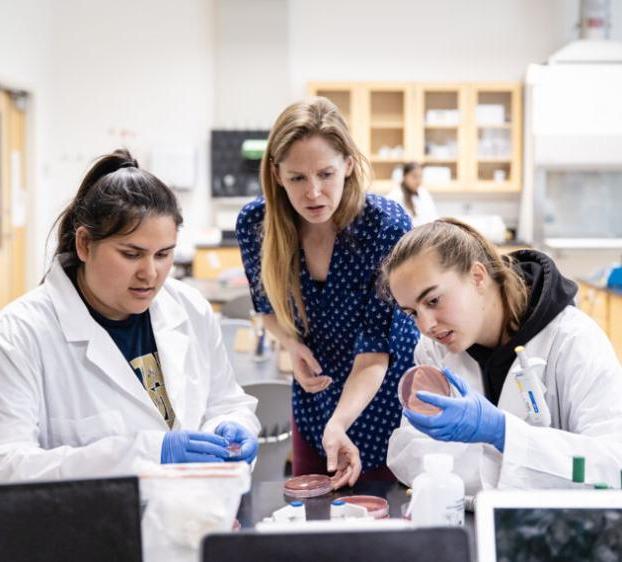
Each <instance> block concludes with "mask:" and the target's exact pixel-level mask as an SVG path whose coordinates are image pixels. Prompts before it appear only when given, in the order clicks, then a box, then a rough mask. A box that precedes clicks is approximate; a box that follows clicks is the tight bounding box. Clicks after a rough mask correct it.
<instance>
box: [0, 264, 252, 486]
mask: <svg viewBox="0 0 622 562" xmlns="http://www.w3.org/2000/svg"><path fill="white" fill-rule="evenodd" d="M150 314H151V323H152V327H153V332H154V335H155V340H156V344H157V347H158V355H159V358H160V362H161V365H162V371H163V375H164V381H165V385H166V390H167V393H168V396H169V398H170V401H171V404H172V406H173V409H174V411H175V414H176V418H175V425H174V427H173V429H191V430H200V431H213V430H214V429H215V428H216V426H217V425H218V424H219V423H220V422H221V421H223V420H234V421H237V422H239V423H240V424H242V425H243V426H245V427H246V428H248V429H249V430H250V431H251V432H253V433H255V434H256V433H257V432H258V431H259V423H258V421H257V418H256V417H255V414H254V411H255V407H256V404H257V401H256V399H255V398H253V397H251V396H248V395H247V394H245V393H244V391H243V390H242V388H241V387H240V386H239V385H238V384H237V383H236V381H235V377H234V373H233V370H232V368H231V364H230V362H229V360H228V357H227V352H226V350H225V347H224V344H223V339H222V335H221V331H220V327H219V323H218V319H217V318H216V317H215V316H214V314H213V312H212V309H211V307H210V305H209V304H208V302H207V301H206V300H205V299H203V298H202V297H201V295H200V294H199V293H198V292H197V291H195V290H194V289H192V288H190V287H188V286H187V285H185V284H183V283H181V282H179V281H175V280H172V279H170V280H167V281H166V282H165V283H164V285H163V287H162V289H161V290H160V292H159V293H158V295H157V296H156V298H155V299H154V301H153V303H152V304H151V307H150ZM168 429H169V428H168V426H167V424H166V422H165V421H164V419H163V417H162V415H161V414H160V412H159V411H158V409H157V408H156V406H155V405H154V404H153V402H152V401H151V399H150V397H149V395H148V393H147V391H146V390H145V388H144V387H143V386H142V384H141V383H140V381H139V380H138V378H137V377H136V375H135V374H134V371H133V370H132V368H131V367H130V365H129V363H128V362H127V361H126V359H125V358H124V356H123V354H122V353H121V351H120V350H119V349H118V347H117V346H116V344H115V343H114V341H113V340H112V338H111V337H110V336H109V335H108V333H107V332H106V331H105V330H104V328H102V327H101V326H100V325H99V324H98V323H97V322H95V321H94V320H93V318H92V317H91V315H90V313H89V312H88V310H87V308H86V306H85V305H84V303H83V302H82V300H81V298H80V295H79V294H78V293H77V291H76V289H75V288H74V286H73V284H72V282H71V280H70V279H69V278H68V277H67V275H66V274H65V272H64V271H63V269H62V267H61V266H60V264H59V263H58V262H57V261H56V262H55V263H54V264H53V266H52V269H51V270H50V272H49V274H48V275H47V277H46V279H45V282H44V283H43V284H42V285H40V286H39V287H38V288H36V289H34V290H33V291H31V292H30V293H28V294H27V295H25V296H24V297H22V298H21V299H18V300H17V301H15V302H14V303H12V304H10V305H9V306H7V307H6V308H5V309H4V310H3V311H2V312H1V313H0V481H15V480H24V479H59V478H81V477H92V476H110V475H115V474H131V473H134V472H135V471H136V468H137V465H138V461H153V462H160V453H161V446H162V440H163V438H164V433H165V432H166V431H167V430H168Z"/></svg>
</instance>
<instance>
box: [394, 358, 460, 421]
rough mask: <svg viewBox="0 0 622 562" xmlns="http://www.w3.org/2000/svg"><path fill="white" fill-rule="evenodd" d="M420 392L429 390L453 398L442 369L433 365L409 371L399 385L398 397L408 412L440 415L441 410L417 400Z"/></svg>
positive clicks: (421, 366)
mask: <svg viewBox="0 0 622 562" xmlns="http://www.w3.org/2000/svg"><path fill="white" fill-rule="evenodd" d="M420 390H427V391H428V392H433V393H434V394H440V395H441V396H451V389H450V387H449V382H448V381H447V379H446V378H445V375H443V373H442V372H441V370H440V369H438V368H436V367H433V366H431V365H418V366H416V367H411V368H410V369H408V370H407V371H406V372H405V373H404V374H403V375H402V378H401V379H400V382H399V383H398V385H397V395H398V397H399V399H400V403H401V404H402V406H403V407H404V408H407V409H408V410H412V411H413V412H417V413H418V414H426V415H429V416H432V415H435V414H438V413H439V412H440V411H441V410H440V408H437V407H436V406H433V405H432V404H428V403H427V402H423V401H422V400H419V398H417V392H418V391H420Z"/></svg>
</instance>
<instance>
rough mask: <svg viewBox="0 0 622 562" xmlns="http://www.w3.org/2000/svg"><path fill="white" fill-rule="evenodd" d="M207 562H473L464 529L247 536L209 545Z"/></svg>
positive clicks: (209, 540) (220, 538) (214, 538)
mask: <svg viewBox="0 0 622 562" xmlns="http://www.w3.org/2000/svg"><path fill="white" fill-rule="evenodd" d="M201 555H202V558H201V560H202V562H223V561H226V562H248V561H249V560H252V561H253V562H378V561H380V560H383V561H384V560H387V561H390V562H470V560H471V558H470V551H469V541H468V536H467V533H466V531H465V530H464V529H463V528H460V527H442V528H441V527H437V528H429V529H408V530H382V531H375V530H372V529H365V530H358V531H352V530H350V531H343V532H334V531H332V532H331V531H317V532H315V531H314V532H291V533H289V532H285V533H283V532H275V533H271V532H261V533H259V532H254V531H242V532H239V533H226V534H218V535H216V534H215V535H210V536H208V537H206V538H205V539H204V540H203V548H202V554H201Z"/></svg>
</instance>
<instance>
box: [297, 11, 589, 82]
mask: <svg viewBox="0 0 622 562" xmlns="http://www.w3.org/2000/svg"><path fill="white" fill-rule="evenodd" d="M379 6H382V9H379ZM290 18H291V24H290V49H291V51H290V52H291V59H290V60H291V74H292V81H293V83H294V87H295V91H297V92H303V87H304V84H305V83H306V82H307V81H309V80H369V79H372V80H428V81H437V80H438V81H457V80H521V79H522V78H523V77H524V74H525V70H526V68H527V65H528V64H529V63H531V62H541V61H543V60H545V59H546V58H547V57H548V55H550V54H551V53H552V52H553V51H555V50H556V49H558V48H559V47H561V46H562V45H563V44H564V43H566V42H567V41H569V40H570V39H572V38H573V33H572V26H573V24H574V22H576V21H577V19H578V2H577V1H569V0H546V1H545V2H542V1H541V0H470V1H469V2H461V1H456V0H435V1H434V2H431V1H428V0H383V1H382V2H381V3H380V2H361V1H359V0H340V1H339V2H333V1H331V0H316V1H314V2H306V1H305V0H291V2H290Z"/></svg>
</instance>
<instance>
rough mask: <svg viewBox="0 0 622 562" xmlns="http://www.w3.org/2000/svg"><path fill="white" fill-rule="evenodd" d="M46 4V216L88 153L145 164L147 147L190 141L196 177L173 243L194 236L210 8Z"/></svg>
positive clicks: (203, 164) (209, 92) (161, 3)
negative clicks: (50, 10)
mask: <svg viewBox="0 0 622 562" xmlns="http://www.w3.org/2000/svg"><path fill="white" fill-rule="evenodd" d="M55 6H57V8H55V10H54V15H53V21H52V28H53V32H54V42H53V46H52V57H53V60H54V82H55V88H54V93H53V106H54V116H53V119H52V126H51V134H52V136H53V138H54V140H55V142H54V148H53V150H52V151H51V153H50V154H49V155H48V165H49V169H50V176H51V177H52V189H51V191H50V194H49V195H51V197H50V198H49V199H48V208H49V211H50V216H54V215H55V214H56V213H57V212H58V211H60V210H61V208H62V206H63V204H64V203H66V202H67V200H68V199H69V198H70V197H71V196H72V195H73V193H74V192H75V189H76V187H77V185H78V183H79V181H80V179H81V177H82V175H83V174H84V171H85V170H86V168H87V167H88V166H89V164H90V162H91V161H92V159H93V158H94V157H96V156H98V155H100V154H102V153H105V152H108V151H110V150H112V149H114V148H116V147H119V146H127V147H128V148H129V149H130V150H131V151H132V152H133V153H134V155H135V156H136V158H137V159H138V161H139V163H142V165H144V166H145V167H149V156H150V153H151V150H152V149H153V148H154V147H162V146H164V147H166V146H175V145H183V146H186V145H188V144H191V145H193V146H194V147H196V150H197V157H198V166H197V169H198V173H197V175H196V180H195V185H194V189H193V190H191V191H189V192H184V193H182V194H181V195H180V202H181V204H182V207H183V212H184V218H185V224H186V226H185V228H184V231H182V240H183V239H186V238H193V237H194V233H195V232H196V231H197V230H199V229H200V228H202V227H203V225H205V223H206V222H207V216H208V209H207V205H208V199H209V197H208V192H207V163H208V153H207V139H208V136H209V130H210V128H211V127H212V107H213V75H214V71H213V26H212V23H213V3H212V2H211V1H209V0H184V1H183V2H170V1H169V0H132V1H131V2H127V1H125V0H107V1H106V2H92V1H85V0H63V1H62V2H58V3H55Z"/></svg>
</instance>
